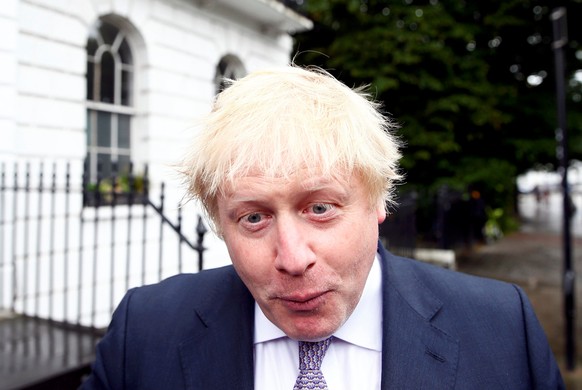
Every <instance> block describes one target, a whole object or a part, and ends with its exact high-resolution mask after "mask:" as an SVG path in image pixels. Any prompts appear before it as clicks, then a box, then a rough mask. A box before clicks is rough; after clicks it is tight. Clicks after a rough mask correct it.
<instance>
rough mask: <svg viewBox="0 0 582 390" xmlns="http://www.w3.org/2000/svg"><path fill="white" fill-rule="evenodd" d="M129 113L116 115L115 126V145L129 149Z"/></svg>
mask: <svg viewBox="0 0 582 390" xmlns="http://www.w3.org/2000/svg"><path fill="white" fill-rule="evenodd" d="M129 122H130V117H129V115H123V114H119V115H118V128H117V147H118V148H125V149H129V143H130V137H129V134H130V133H129Z"/></svg>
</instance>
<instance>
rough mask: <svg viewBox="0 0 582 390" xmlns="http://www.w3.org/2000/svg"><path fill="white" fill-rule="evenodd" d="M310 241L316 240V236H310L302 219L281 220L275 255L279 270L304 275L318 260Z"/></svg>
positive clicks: (276, 265) (278, 227)
mask: <svg viewBox="0 0 582 390" xmlns="http://www.w3.org/2000/svg"><path fill="white" fill-rule="evenodd" d="M310 242H314V238H313V237H309V232H308V231H307V230H306V227H305V226H304V225H303V223H302V221H298V220H295V219H293V218H288V219H284V220H282V221H279V223H278V226H277V245H276V251H277V253H276V257H275V267H276V268H277V270H279V271H281V272H285V273H287V274H290V275H294V276H299V275H303V274H304V273H305V271H307V270H308V269H309V268H310V267H311V266H312V265H313V264H315V260H316V256H315V253H314V252H313V250H312V248H311V245H310Z"/></svg>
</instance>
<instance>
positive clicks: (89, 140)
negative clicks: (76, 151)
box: [87, 110, 94, 147]
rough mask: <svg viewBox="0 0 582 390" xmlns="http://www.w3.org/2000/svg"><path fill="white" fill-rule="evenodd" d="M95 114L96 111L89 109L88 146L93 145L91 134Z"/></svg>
mask: <svg viewBox="0 0 582 390" xmlns="http://www.w3.org/2000/svg"><path fill="white" fill-rule="evenodd" d="M93 115H94V112H93V111H91V110H87V146H88V147H90V146H92V145H93V141H91V135H92V134H93V126H91V124H92V123H93Z"/></svg>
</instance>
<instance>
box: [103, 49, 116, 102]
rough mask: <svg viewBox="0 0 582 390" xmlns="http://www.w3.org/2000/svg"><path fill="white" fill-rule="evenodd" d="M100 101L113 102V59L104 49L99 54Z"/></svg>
mask: <svg viewBox="0 0 582 390" xmlns="http://www.w3.org/2000/svg"><path fill="white" fill-rule="evenodd" d="M100 87H101V101H102V102H103V103H114V100H113V97H114V96H115V95H114V91H115V59H114V58H113V55H111V53H110V52H108V51H106V52H105V53H103V56H101V85H100Z"/></svg>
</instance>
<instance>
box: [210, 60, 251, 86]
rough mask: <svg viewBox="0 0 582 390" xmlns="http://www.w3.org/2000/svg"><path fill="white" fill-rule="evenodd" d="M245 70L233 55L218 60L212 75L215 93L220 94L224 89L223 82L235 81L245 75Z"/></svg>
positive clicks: (224, 83)
mask: <svg viewBox="0 0 582 390" xmlns="http://www.w3.org/2000/svg"><path fill="white" fill-rule="evenodd" d="M246 73H247V72H246V70H245V68H244V66H243V64H242V62H241V61H240V60H239V59H238V58H237V57H235V56H233V55H226V56H224V57H222V58H221V59H220V61H219V62H218V65H216V73H215V75H214V85H215V89H216V93H217V94H218V93H220V92H222V91H223V90H224V88H226V82H225V80H227V79H231V80H236V79H239V78H241V77H243V76H245V75H246Z"/></svg>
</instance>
